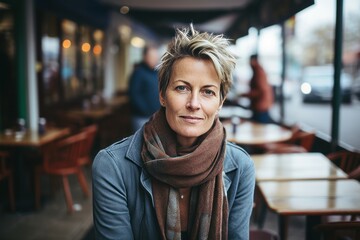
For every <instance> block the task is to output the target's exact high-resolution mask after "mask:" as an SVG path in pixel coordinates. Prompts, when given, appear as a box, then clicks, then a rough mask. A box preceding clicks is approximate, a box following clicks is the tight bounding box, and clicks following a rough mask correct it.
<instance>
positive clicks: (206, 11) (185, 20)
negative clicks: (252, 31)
mask: <svg viewBox="0 0 360 240" xmlns="http://www.w3.org/2000/svg"><path fill="white" fill-rule="evenodd" d="M98 1H99V2H101V3H104V4H107V5H109V6H110V7H112V8H116V9H117V10H118V11H119V10H120V8H121V7H123V6H126V7H128V8H129V12H128V13H127V14H126V15H127V16H128V17H130V18H132V19H134V20H135V21H138V22H140V23H142V24H144V25H145V26H147V27H148V28H150V29H152V30H153V31H154V32H155V33H157V34H158V35H160V36H162V37H171V36H173V35H174V29H175V28H178V27H183V26H188V25H189V23H193V24H194V26H195V28H197V29H199V30H202V31H209V32H214V33H217V34H220V33H224V34H225V35H226V36H227V37H228V38H231V39H237V38H239V37H241V36H244V35H247V33H248V30H249V28H250V27H256V28H258V29H261V28H264V27H267V26H270V25H274V24H278V23H281V22H283V21H284V20H286V19H288V18H290V17H291V16H293V15H294V14H296V13H297V12H299V11H301V10H303V9H304V8H306V7H308V6H311V5H312V4H314V0H238V1H233V0H221V1H219V0H197V1H194V0H182V1H178V0H153V1H146V0H98Z"/></svg>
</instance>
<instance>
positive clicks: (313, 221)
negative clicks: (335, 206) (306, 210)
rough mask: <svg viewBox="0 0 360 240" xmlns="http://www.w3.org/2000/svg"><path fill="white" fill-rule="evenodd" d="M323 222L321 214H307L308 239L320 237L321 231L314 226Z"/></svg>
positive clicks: (315, 239)
mask: <svg viewBox="0 0 360 240" xmlns="http://www.w3.org/2000/svg"><path fill="white" fill-rule="evenodd" d="M320 223H321V216H306V240H318V239H320V233H319V232H317V231H315V230H314V227H315V226H316V225H318V224H320Z"/></svg>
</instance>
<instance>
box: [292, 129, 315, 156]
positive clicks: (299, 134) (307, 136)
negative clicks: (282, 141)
mask: <svg viewBox="0 0 360 240" xmlns="http://www.w3.org/2000/svg"><path fill="white" fill-rule="evenodd" d="M314 141H315V132H312V131H311V132H307V131H304V130H300V129H298V131H295V132H293V136H292V137H291V139H290V140H289V143H291V144H295V145H299V146H301V147H303V148H305V149H306V151H308V152H310V151H311V149H312V147H313V145H314Z"/></svg>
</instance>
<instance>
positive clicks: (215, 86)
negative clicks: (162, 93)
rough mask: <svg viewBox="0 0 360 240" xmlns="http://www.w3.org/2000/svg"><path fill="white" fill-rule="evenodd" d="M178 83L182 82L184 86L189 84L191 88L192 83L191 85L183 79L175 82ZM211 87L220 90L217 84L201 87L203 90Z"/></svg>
mask: <svg viewBox="0 0 360 240" xmlns="http://www.w3.org/2000/svg"><path fill="white" fill-rule="evenodd" d="M177 82H182V83H184V84H187V85H189V86H191V83H189V82H188V81H185V80H182V79H178V80H175V81H174V83H177ZM210 87H214V88H219V87H218V86H217V85H215V84H208V85H204V86H201V88H210Z"/></svg>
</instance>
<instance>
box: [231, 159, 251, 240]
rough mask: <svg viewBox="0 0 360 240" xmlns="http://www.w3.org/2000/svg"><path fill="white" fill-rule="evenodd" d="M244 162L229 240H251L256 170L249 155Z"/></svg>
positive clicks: (233, 207) (233, 208) (232, 213)
mask: <svg viewBox="0 0 360 240" xmlns="http://www.w3.org/2000/svg"><path fill="white" fill-rule="evenodd" d="M242 156H244V155H242ZM242 160H243V161H241V162H242V163H243V164H242V167H241V168H240V172H239V174H240V178H239V181H238V182H236V184H238V188H237V192H236V195H235V200H234V203H233V205H232V208H231V209H230V212H229V236H228V239H229V240H231V239H233V240H235V239H236V240H248V239H249V230H250V217H251V212H252V209H253V200H254V189H255V169H254V163H253V161H252V160H251V158H250V157H249V156H248V155H247V154H246V157H244V159H242Z"/></svg>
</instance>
